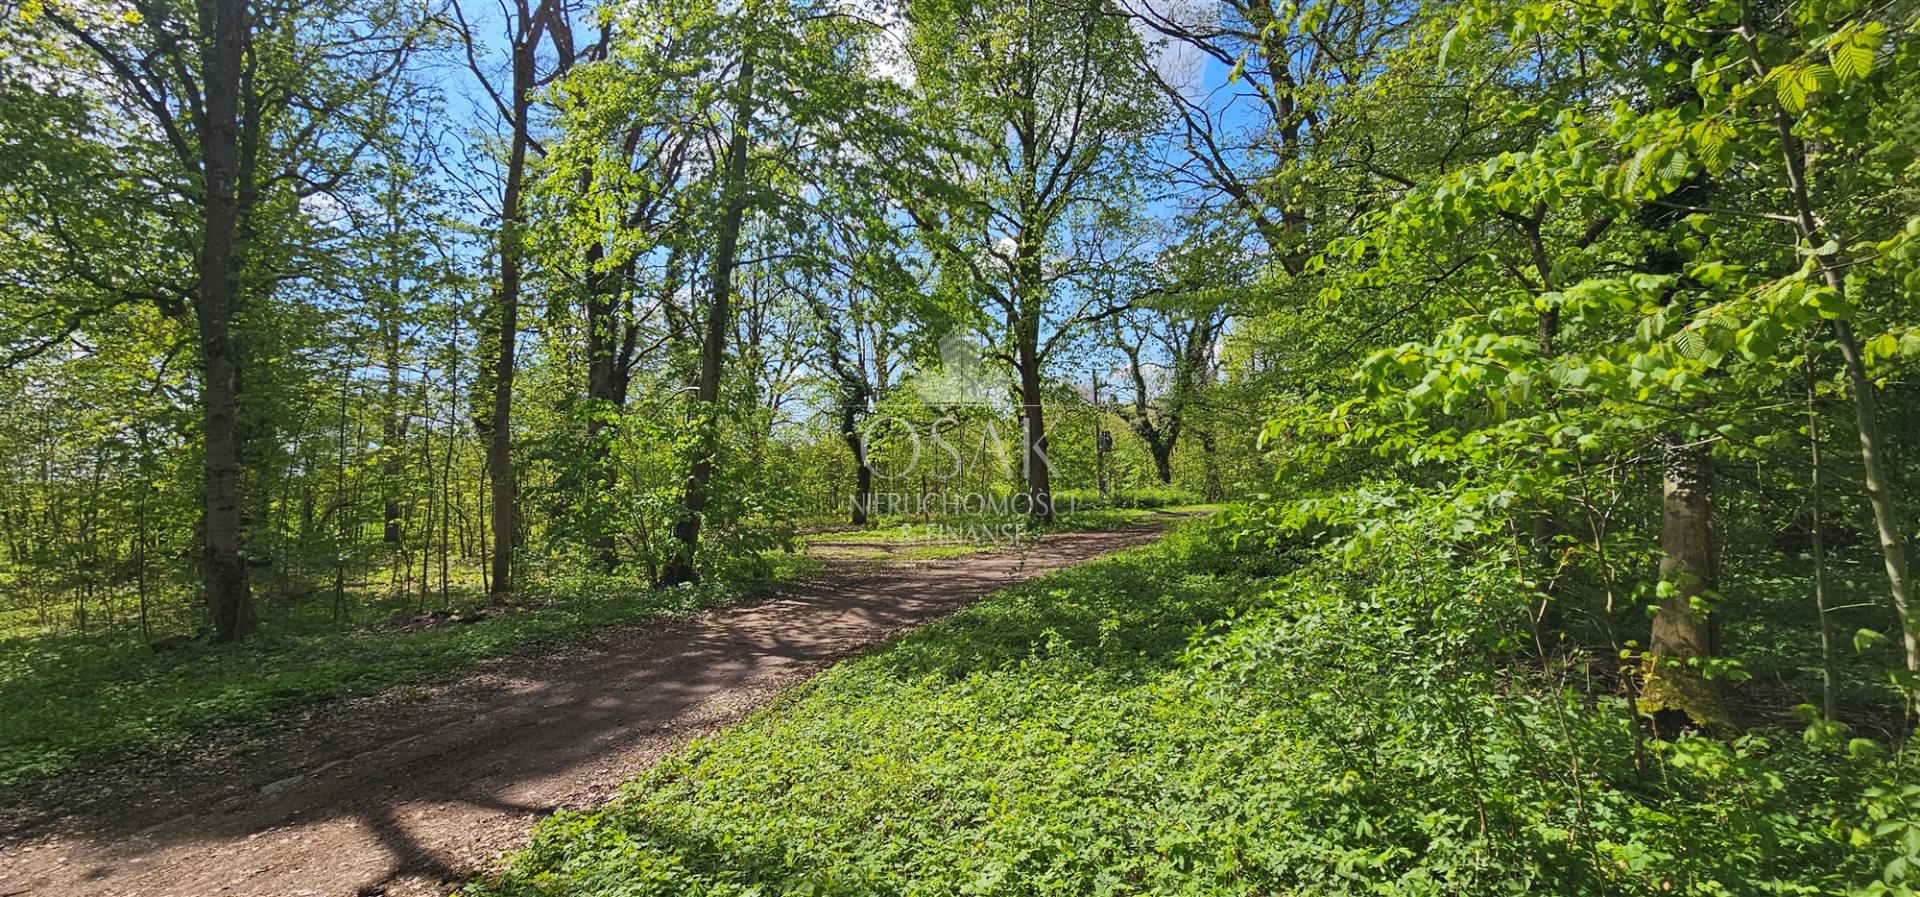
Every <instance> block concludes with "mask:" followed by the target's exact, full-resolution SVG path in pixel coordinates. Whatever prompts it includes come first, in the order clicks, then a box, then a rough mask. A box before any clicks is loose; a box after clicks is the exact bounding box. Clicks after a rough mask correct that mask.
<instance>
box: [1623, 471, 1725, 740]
mask: <svg viewBox="0 0 1920 897" xmlns="http://www.w3.org/2000/svg"><path fill="white" fill-rule="evenodd" d="M1664 454H1665V459H1664V460H1665V469H1664V474H1663V476H1662V480H1663V483H1662V489H1661V503H1660V552H1661V557H1660V583H1661V586H1660V591H1661V597H1660V599H1659V602H1658V606H1657V609H1656V611H1655V612H1654V617H1653V632H1652V636H1651V638H1650V639H1649V644H1648V652H1649V655H1650V656H1649V659H1648V664H1647V668H1646V671H1645V673H1646V675H1645V682H1644V683H1643V684H1642V688H1641V694H1640V709H1641V712H1643V713H1647V714H1650V715H1651V716H1652V717H1653V719H1654V725H1655V727H1656V729H1657V730H1659V731H1660V733H1661V734H1663V735H1667V736H1671V735H1673V734H1676V733H1677V732H1678V730H1679V729H1680V728H1681V727H1684V726H1687V725H1689V724H1691V725H1693V726H1697V727H1699V728H1702V729H1705V730H1708V731H1721V730H1724V729H1726V728H1728V727H1729V726H1730V721H1729V720H1728V718H1727V714H1726V709H1725V708H1724V707H1723V706H1721V703H1720V696H1719V692H1718V691H1717V690H1716V689H1715V687H1714V685H1713V683H1712V682H1710V681H1709V680H1707V678H1706V677H1705V676H1703V675H1702V674H1701V671H1700V668H1699V666H1698V665H1697V662H1698V661H1700V660H1703V659H1705V658H1707V657H1710V656H1712V654H1713V635H1712V630H1711V627H1710V626H1709V625H1708V615H1707V612H1706V611H1704V610H1696V608H1695V607H1694V602H1695V600H1696V599H1701V600H1704V599H1705V598H1706V596H1707V593H1708V592H1711V591H1712V590H1713V589H1714V588H1715V586H1716V585H1717V583H1718V581H1719V574H1720V545H1719V538H1720V534H1719V529H1718V526H1717V525H1716V523H1715V521H1714V509H1713V458H1712V456H1711V455H1710V454H1708V451H1707V448H1706V446H1705V445H1704V444H1700V443H1696V442H1687V441H1684V440H1681V439H1670V440H1669V441H1668V442H1667V444H1666V445H1665V446H1664Z"/></svg>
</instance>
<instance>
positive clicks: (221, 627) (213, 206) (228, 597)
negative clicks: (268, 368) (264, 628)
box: [194, 0, 256, 642]
mask: <svg viewBox="0 0 1920 897" xmlns="http://www.w3.org/2000/svg"><path fill="white" fill-rule="evenodd" d="M200 18H201V27H202V28H203V29H204V30H205V31H207V32H208V34H209V39H208V40H207V43H206V46H205V49H204V50H203V51H202V52H203V54H204V57H205V59H204V64H205V72H206V76H205V80H206V84H205V88H204V90H205V95H206V123H205V127H204V128H203V131H202V134H201V137H200V154H201V162H202V165H203V168H204V171H205V177H206V181H205V188H206V200H205V204H206V208H205V213H206V219H205V222H204V230H203V231H202V233H201V241H200V258H199V260H198V262H199V264H198V268H199V271H198V274H199V289H198V291H197V292H196V294H195V297H194V315H195V318H196V319H197V323H198V327H199V337H200V358H201V365H202V369H201V373H202V379H203V382H202V384H201V412H202V420H203V426H204V427H205V430H206V432H205V433H204V434H203V435H204V441H205V448H206V458H205V465H206V469H205V473H206V484H205V496H204V501H205V504H204V506H203V508H202V512H203V514H204V523H205V530H206V532H205V538H206V544H205V545H204V564H203V569H202V575H203V577H204V584H205V588H206V599H207V610H208V613H209V616H210V617H211V618H212V620H213V628H214V638H215V639H217V640H219V641H223V642H230V641H235V640H237V639H240V638H243V637H245V636H246V635H248V634H249V633H251V632H253V631H254V629H255V628H256V623H255V620H254V615H253V603H252V600H251V597H250V596H249V594H248V589H247V561H246V556H245V553H244V551H243V548H242V543H241V540H242V537H243V535H242V529H243V520H242V518H243V514H244V512H243V508H244V507H245V503H244V496H243V495H242V483H241V479H240V438H239V433H238V417H239V407H240V358H241V353H240V350H239V346H238V345H237V341H236V340H235V338H234V333H233V319H234V312H235V308H236V306H237V304H238V302H237V298H238V292H239V289H238V283H237V281H238V278H237V277H236V274H237V272H236V271H235V270H234V268H235V255H236V245H237V241H236V239H235V237H236V233H237V231H238V228H239V219H240V206H239V201H238V199H237V196H236V194H235V183H236V178H237V174H238V167H239V129H240V122H239V115H240V111H239V110H240V68H241V62H242V57H243V56H244V55H245V52H246V42H247V37H246V29H247V21H246V19H247V5H246V0H203V2H202V3H201V6H200Z"/></svg>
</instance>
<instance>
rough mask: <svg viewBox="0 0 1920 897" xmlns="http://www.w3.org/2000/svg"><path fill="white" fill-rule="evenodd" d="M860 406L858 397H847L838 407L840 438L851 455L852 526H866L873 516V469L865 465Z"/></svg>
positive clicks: (865, 456)
mask: <svg viewBox="0 0 1920 897" xmlns="http://www.w3.org/2000/svg"><path fill="white" fill-rule="evenodd" d="M862 404H863V402H861V400H860V397H859V396H857V395H849V396H848V397H847V400H846V401H845V402H842V403H841V406H840V438H841V440H843V441H845V442H846V444H847V450H848V451H850V452H852V453H853V509H852V511H853V525H854V526H866V525H867V523H868V521H870V520H871V519H872V516H873V468H872V467H870V466H868V464H867V441H866V439H865V437H864V435H863V434H862V433H861V432H860V425H859V418H858V414H859V411H860V407H861V405H862Z"/></svg>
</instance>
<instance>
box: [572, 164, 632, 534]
mask: <svg viewBox="0 0 1920 897" xmlns="http://www.w3.org/2000/svg"><path fill="white" fill-rule="evenodd" d="M582 180H583V182H584V181H585V180H586V179H585V178H584V177H583V178H582ZM581 193H582V195H584V194H585V193H586V189H585V185H584V184H583V189H582V190H581ZM603 257H604V252H603V250H602V249H601V247H600V246H599V245H598V244H595V245H594V246H593V247H592V248H591V249H589V250H588V251H587V257H586V266H587V272H586V292H587V444H588V445H589V446H590V447H591V449H590V450H591V451H592V452H593V470H594V480H595V490H594V491H595V493H596V494H594V495H592V496H589V498H588V500H589V501H597V502H601V503H602V506H601V507H600V508H596V509H595V513H594V514H592V515H591V520H592V521H593V527H594V530H593V538H592V545H593V551H594V554H595V555H596V557H597V558H598V561H599V564H600V568H601V569H602V570H606V571H609V572H611V571H612V570H613V568H614V567H615V566H616V565H617V564H618V562H619V558H618V556H617V555H616V553H615V545H614V537H613V528H612V527H611V526H610V525H609V522H608V521H607V519H606V514H605V511H606V503H608V502H610V500H611V499H610V495H611V493H612V491H613V487H614V480H615V476H616V473H615V470H614V466H613V462H612V450H611V446H610V445H608V438H609V437H608V435H607V432H606V428H607V422H606V417H607V416H608V415H610V414H612V413H613V412H614V411H616V410H617V409H618V408H619V407H620V404H621V398H622V395H621V394H622V393H623V392H624V390H622V389H621V388H620V384H619V383H618V382H617V381H618V380H619V375H620V364H619V347H620V345H621V334H620V331H621V329H622V328H621V327H620V325H619V322H617V321H616V320H615V317H614V303H613V296H612V290H611V289H609V283H611V282H613V280H614V278H611V277H609V276H607V275H606V273H605V272H601V271H596V270H594V269H595V268H596V267H598V265H599V264H600V261H601V259H602V258H603Z"/></svg>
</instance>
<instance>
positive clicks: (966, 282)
mask: <svg viewBox="0 0 1920 897" xmlns="http://www.w3.org/2000/svg"><path fill="white" fill-rule="evenodd" d="M906 12H907V22H908V26H909V28H910V34H909V44H908V45H909V50H910V54H911V57H912V61H913V65H914V71H915V74H916V77H917V81H916V90H917V92H918V94H919V100H920V102H921V104H922V108H923V110H924V114H925V115H926V116H928V118H929V121H930V122H931V123H934V125H935V126H937V127H938V128H941V129H944V130H947V131H949V132H951V133H953V134H955V135H956V136H957V138H958V139H959V140H960V142H961V143H962V144H964V146H963V148H961V149H959V150H958V151H956V152H954V153H952V154H951V155H950V157H949V159H948V160H947V162H946V171H945V173H946V175H947V176H948V177H950V178H951V179H952V180H953V181H954V182H955V183H957V184H959V185H961V186H962V189H963V190H964V191H966V192H967V194H968V195H967V198H966V200H965V202H964V204H962V205H960V206H958V207H945V208H942V207H941V206H938V205H934V204H920V205H917V206H915V207H913V208H910V211H911V212H912V214H913V216H914V217H915V219H916V220H917V223H918V224H919V227H920V231H921V233H922V235H923V238H924V239H926V240H927V241H928V243H929V245H930V247H931V248H932V249H933V250H934V254H935V255H936V257H937V258H938V260H939V262H940V264H941V265H942V266H944V267H945V268H946V269H947V271H948V275H947V278H946V279H947V281H948V282H949V283H950V284H952V285H953V286H954V288H955V290H956V292H955V297H954V298H955V299H956V303H957V306H958V307H959V309H960V310H961V314H960V316H959V320H961V321H962V322H963V323H964V324H966V325H968V326H971V327H973V328H975V329H977V330H978V331H979V332H981V333H982V334H983V335H984V336H985V337H986V340H985V341H986V342H987V344H988V347H989V354H990V355H991V356H992V357H994V358H997V359H998V360H1000V361H1002V362H1004V363H1005V364H1007V365H1008V366H1009V367H1010V368H1011V369H1012V372H1013V375H1014V376H1013V379H1014V386H1013V391H1014V394H1015V395H1016V396H1017V403H1018V405H1019V409H1020V419H1021V428H1020V432H1021V447H1020V456H1021V457H1020V471H1021V474H1022V477H1023V480H1024V490H1025V496H1026V505H1027V507H1026V511H1027V513H1028V514H1029V515H1030V516H1031V517H1032V518H1033V519H1034V520H1037V521H1043V522H1044V521H1049V520H1051V519H1052V518H1053V497H1052V485H1051V474H1052V461H1051V460H1050V459H1049V458H1048V456H1047V422H1046V405H1045V398H1044V394H1045V391H1046V385H1047V384H1046V377H1047V366H1048V362H1049V360H1050V358H1051V356H1052V354H1053V352H1054V350H1055V349H1056V348H1058V347H1059V346H1061V345H1063V344H1065V343H1066V342H1067V341H1069V340H1071V339H1074V338H1077V337H1079V336H1081V335H1083V334H1084V333H1085V331H1086V329H1087V328H1088V327H1089V326H1091V325H1094V324H1097V323H1099V322H1101V321H1104V320H1107V319H1109V318H1111V317H1112V316H1113V315H1115V314H1118V313H1119V312H1120V311H1121V310H1122V305H1121V304H1120V303H1119V302H1117V301H1116V300H1114V299H1113V298H1112V297H1110V296H1107V295H1103V294H1102V292H1101V291H1100V290H1097V289H1094V288H1092V284H1091V281H1092V280H1093V279H1094V278H1096V277H1097V276H1098V275H1101V274H1104V273H1108V272H1110V271H1111V270H1112V268H1113V267H1114V266H1115V265H1117V264H1119V263H1120V262H1121V260H1122V259H1123V258H1124V257H1125V256H1128V255H1130V254H1131V253H1132V252H1133V251H1134V247H1132V246H1129V245H1126V244H1125V240H1126V236H1125V235H1126V233H1127V231H1128V228H1127V227H1126V225H1125V222H1126V221H1127V220H1128V219H1129V218H1130V216H1131V214H1132V212H1133V211H1134V210H1135V208H1136V206H1135V202H1136V201H1137V192H1138V188H1139V182H1138V180H1137V176H1138V174H1139V171H1140V162H1141V158H1142V152H1143V149H1144V145H1145V138H1146V135H1147V134H1148V133H1149V132H1150V131H1151V130H1152V129H1153V128H1154V127H1155V126H1156V125H1157V123H1158V121H1159V102H1158V96H1157V95H1156V94H1155V93H1154V91H1153V89H1152V86H1151V84H1150V83H1149V82H1148V81H1147V80H1146V78H1145V77H1144V76H1143V75H1142V74H1141V73H1140V70H1139V68H1138V67H1137V62H1138V60H1139V59H1140V57H1141V55H1142V52H1143V50H1142V47H1141V44H1140V42H1139V40H1138V38H1137V36H1136V35H1135V33H1134V31H1133V30H1132V29H1131V28H1130V27H1129V26H1128V25H1127V23H1126V21H1125V20H1124V19H1123V18H1121V17H1119V16H1117V15H1114V14H1113V12H1114V10H1113V8H1112V7H1110V6H1107V5H1105V3H1104V0H1092V2H1088V3H1068V4H1058V3H1049V2H1040V0H1024V2H1018V3H1012V4H986V3H979V2H974V0H916V2H913V3H910V4H908V5H907V8H906Z"/></svg>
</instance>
